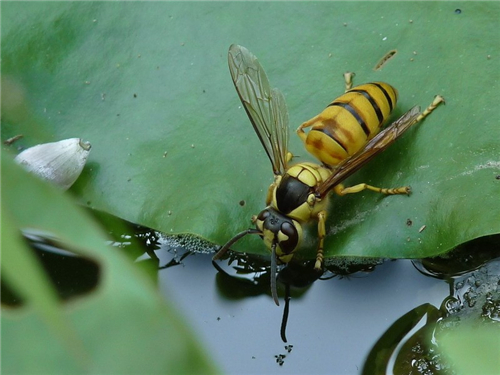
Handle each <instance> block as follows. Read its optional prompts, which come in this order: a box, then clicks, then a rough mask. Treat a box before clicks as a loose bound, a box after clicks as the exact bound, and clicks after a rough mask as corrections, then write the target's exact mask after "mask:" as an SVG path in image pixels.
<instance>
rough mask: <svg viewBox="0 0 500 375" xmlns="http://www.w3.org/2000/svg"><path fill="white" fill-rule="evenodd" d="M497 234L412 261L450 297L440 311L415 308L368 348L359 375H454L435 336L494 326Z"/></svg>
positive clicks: (499, 311) (498, 297)
mask: <svg viewBox="0 0 500 375" xmlns="http://www.w3.org/2000/svg"><path fill="white" fill-rule="evenodd" d="M499 244H500V236H498V235H497V236H489V237H484V238H481V239H478V240H475V241H471V242H469V243H466V244H463V245H461V246H459V247H457V248H456V249H455V250H454V251H452V252H450V253H448V254H446V255H445V256H441V257H437V258H432V259H423V260H418V261H413V264H414V266H415V268H417V269H418V270H419V271H420V272H421V273H423V274H425V275H427V276H431V277H435V278H439V279H444V280H446V282H447V283H448V284H449V286H450V294H449V296H448V297H446V298H445V299H444V300H443V302H442V304H441V306H440V308H439V309H438V308H436V307H434V306H432V305H430V304H423V305H421V306H418V307H416V308H414V309H413V310H411V311H410V312H408V313H407V314H405V315H404V316H402V317H401V318H400V319H398V320H397V321H396V322H395V323H394V324H392V326H391V327H390V328H389V329H388V330H387V331H386V332H385V333H384V334H383V335H382V337H381V338H380V339H379V340H378V341H377V343H376V344H375V345H374V346H373V348H372V350H371V352H370V354H369V355H368V357H367V360H366V362H365V366H364V369H363V374H383V373H393V374H433V375H435V374H455V373H457V371H456V369H454V367H453V364H452V363H449V362H447V361H446V359H445V358H444V357H443V356H442V354H441V352H440V350H439V342H440V337H442V335H443V334H445V333H446V332H448V331H450V330H456V329H457V328H459V327H461V326H462V325H464V324H471V325H472V326H479V325H484V324H486V325H492V324H493V325H495V326H497V328H498V324H499V323H500V246H499Z"/></svg>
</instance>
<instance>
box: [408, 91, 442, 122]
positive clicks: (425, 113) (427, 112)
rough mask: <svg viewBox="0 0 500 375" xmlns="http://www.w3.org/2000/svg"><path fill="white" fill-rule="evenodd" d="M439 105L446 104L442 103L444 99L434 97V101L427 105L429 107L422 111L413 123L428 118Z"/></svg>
mask: <svg viewBox="0 0 500 375" xmlns="http://www.w3.org/2000/svg"><path fill="white" fill-rule="evenodd" d="M441 103H443V104H446V102H445V101H444V98H443V97H442V96H441V95H436V96H435V97H434V100H433V101H432V103H431V104H429V106H428V107H427V108H426V109H425V111H423V112H422V113H421V114H420V115H419V116H418V117H417V120H416V121H415V123H417V122H419V121H422V120H423V119H424V118H426V117H427V116H429V115H430V114H431V112H432V111H434V110H435V109H436V108H437V106H438V105H440V104H441Z"/></svg>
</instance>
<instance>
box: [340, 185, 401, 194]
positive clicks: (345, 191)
mask: <svg viewBox="0 0 500 375" xmlns="http://www.w3.org/2000/svg"><path fill="white" fill-rule="evenodd" d="M363 190H371V191H375V192H377V193H381V194H386V195H395V194H406V195H410V193H411V189H410V187H409V186H402V187H398V188H379V187H376V186H371V185H368V184H364V183H363V184H358V185H354V186H350V187H347V188H346V187H344V185H342V184H338V185H337V186H335V188H334V191H335V193H337V194H338V195H346V194H354V193H359V192H361V191H363Z"/></svg>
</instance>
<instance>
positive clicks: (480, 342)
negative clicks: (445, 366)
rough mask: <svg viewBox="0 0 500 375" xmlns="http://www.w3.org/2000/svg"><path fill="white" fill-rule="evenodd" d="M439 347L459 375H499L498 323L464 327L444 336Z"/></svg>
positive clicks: (499, 338)
mask: <svg viewBox="0 0 500 375" xmlns="http://www.w3.org/2000/svg"><path fill="white" fill-rule="evenodd" d="M439 346H440V351H441V353H443V354H444V355H445V356H446V357H447V359H448V361H449V362H450V363H452V364H453V367H454V368H455V369H456V370H457V373H459V374H482V375H487V374H492V375H493V374H498V371H499V369H500V330H499V329H498V327H497V325H496V324H493V325H491V324H490V325H484V324H483V325H479V326H478V325H476V326H474V325H472V324H463V325H461V326H459V327H457V328H456V329H455V330H450V331H449V332H445V333H444V334H442V335H441V337H440V338H439Z"/></svg>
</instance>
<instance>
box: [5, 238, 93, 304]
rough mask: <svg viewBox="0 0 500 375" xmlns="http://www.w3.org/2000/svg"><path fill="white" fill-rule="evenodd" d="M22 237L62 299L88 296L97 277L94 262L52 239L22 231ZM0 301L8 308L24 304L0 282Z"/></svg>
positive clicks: (10, 289) (9, 288)
mask: <svg viewBox="0 0 500 375" xmlns="http://www.w3.org/2000/svg"><path fill="white" fill-rule="evenodd" d="M23 237H24V240H25V241H26V244H27V245H29V247H30V248H31V249H32V250H33V253H34V254H35V255H36V257H37V258H38V260H39V262H40V264H41V265H42V266H43V268H44V270H45V272H46V273H47V275H48V276H49V279H50V280H51V281H52V285H53V286H54V288H55V290H56V292H57V294H58V295H59V297H60V298H61V299H62V300H64V301H65V300H68V299H71V298H73V297H77V296H79V295H82V294H85V293H89V292H91V291H92V290H94V289H95V288H96V287H97V285H98V283H99V278H100V269H99V265H98V264H97V262H94V261H93V260H91V259H89V258H85V257H81V256H79V255H78V254H76V253H74V252H73V251H71V249H68V248H67V247H65V246H64V245H63V244H62V243H61V242H60V241H58V240H57V239H56V238H54V237H53V236H48V235H47V234H44V233H36V232H34V231H25V232H23ZM1 298H2V305H7V306H11V307H19V306H22V305H23V303H24V301H23V299H22V298H21V297H19V296H18V294H17V293H16V292H15V291H14V290H13V289H12V288H11V287H10V285H9V284H8V282H6V280H3V279H2V283H1Z"/></svg>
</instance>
